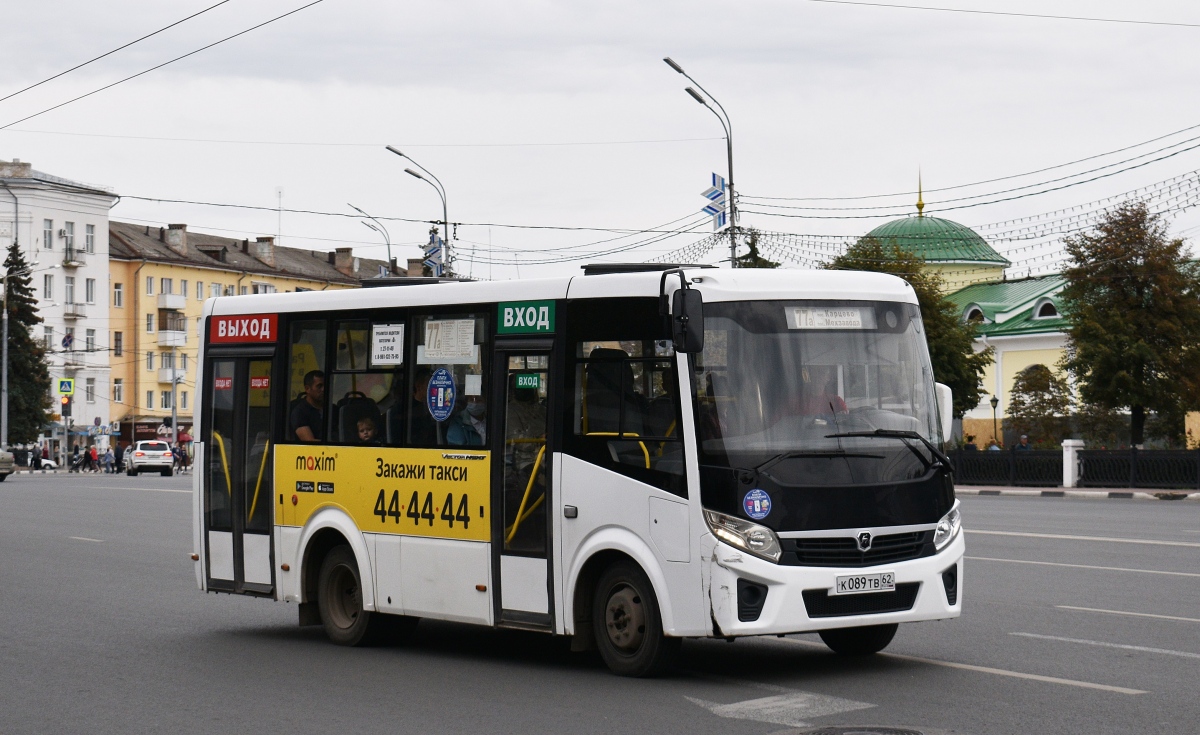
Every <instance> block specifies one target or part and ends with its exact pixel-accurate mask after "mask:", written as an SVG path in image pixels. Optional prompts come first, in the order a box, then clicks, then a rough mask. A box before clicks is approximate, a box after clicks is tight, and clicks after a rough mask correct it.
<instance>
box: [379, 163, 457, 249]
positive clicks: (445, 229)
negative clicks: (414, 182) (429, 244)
mask: <svg viewBox="0 0 1200 735" xmlns="http://www.w3.org/2000/svg"><path fill="white" fill-rule="evenodd" d="M386 148H387V149H388V150H389V151H391V152H392V153H395V154H396V155H397V156H400V157H401V158H407V159H408V160H409V161H410V162H411V163H412V165H414V166H416V167H417V168H419V169H421V171H423V172H424V173H425V176H428V177H429V178H425V176H422V175H421V174H419V173H417V172H416V171H413V170H412V169H411V168H406V169H404V173H406V174H408V175H409V176H415V177H416V178H418V179H420V180H421V181H424V182H425V183H426V184H429V185H430V186H432V187H433V188H434V190H435V191H436V192H437V193H438V196H440V197H441V198H442V240H443V241H444V244H443V247H444V248H446V250H445V257H444V261H445V263H446V267H447V268H449V267H450V264H451V262H453V260H454V258H453V257H452V256H451V254H450V214H449V209H448V207H447V206H446V187H444V186H442V182H441V181H438V177H436V176H434V175H433V174H432V173H430V172H429V169H427V168H425V167H424V166H422V165H421V164H419V163H417V162H416V161H415V160H413V158H412V156H409V155H405V154H404V153H401V152H400V151H399V150H397V149H396V148H395V147H394V146H390V145H389V146H386Z"/></svg>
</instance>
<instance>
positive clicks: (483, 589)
mask: <svg viewBox="0 0 1200 735" xmlns="http://www.w3.org/2000/svg"><path fill="white" fill-rule="evenodd" d="M475 589H476V590H478V591H480V592H487V585H486V584H477V585H475Z"/></svg>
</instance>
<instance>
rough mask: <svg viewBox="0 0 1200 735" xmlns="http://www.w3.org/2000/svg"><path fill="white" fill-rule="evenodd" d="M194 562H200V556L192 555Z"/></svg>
mask: <svg viewBox="0 0 1200 735" xmlns="http://www.w3.org/2000/svg"><path fill="white" fill-rule="evenodd" d="M192 561H200V555H199V554H192Z"/></svg>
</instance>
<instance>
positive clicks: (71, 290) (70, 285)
mask: <svg viewBox="0 0 1200 735" xmlns="http://www.w3.org/2000/svg"><path fill="white" fill-rule="evenodd" d="M63 301H66V302H67V303H68V304H73V303H75V276H63Z"/></svg>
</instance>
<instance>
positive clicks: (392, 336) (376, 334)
mask: <svg viewBox="0 0 1200 735" xmlns="http://www.w3.org/2000/svg"><path fill="white" fill-rule="evenodd" d="M371 364H372V365H403V364H404V325H403V324H374V325H372V326H371Z"/></svg>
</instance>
